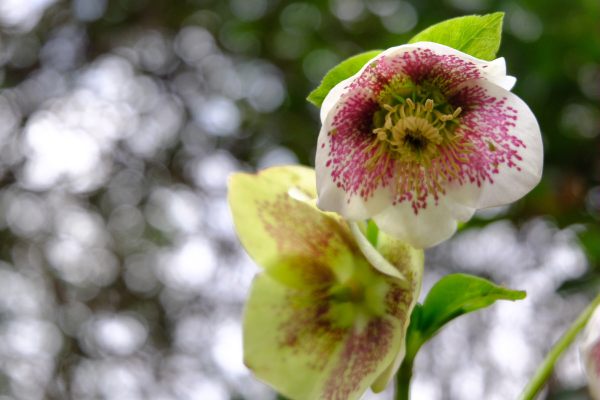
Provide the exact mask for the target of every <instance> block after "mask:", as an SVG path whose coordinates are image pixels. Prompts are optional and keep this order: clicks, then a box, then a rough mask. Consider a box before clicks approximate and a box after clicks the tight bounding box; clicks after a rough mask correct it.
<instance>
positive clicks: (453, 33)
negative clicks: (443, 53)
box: [409, 12, 504, 61]
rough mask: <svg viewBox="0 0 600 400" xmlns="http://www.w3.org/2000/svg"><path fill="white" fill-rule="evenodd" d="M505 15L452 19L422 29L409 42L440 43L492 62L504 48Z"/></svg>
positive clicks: (497, 13)
mask: <svg viewBox="0 0 600 400" xmlns="http://www.w3.org/2000/svg"><path fill="white" fill-rule="evenodd" d="M503 18H504V13H502V12H496V13H493V14H486V15H469V16H466V17H458V18H452V19H449V20H447V21H443V22H440V23H439V24H435V25H432V26H430V27H429V28H427V29H425V30H423V31H421V32H420V33H418V34H417V35H415V36H414V37H413V38H412V39H410V41H409V43H416V42H435V43H440V44H444V45H446V46H449V47H452V48H454V49H456V50H460V51H462V52H463V53H467V54H470V55H472V56H473V57H477V58H480V59H482V60H487V61H491V60H493V59H494V58H496V53H497V52H498V49H499V48H500V40H501V38H502V20H503Z"/></svg>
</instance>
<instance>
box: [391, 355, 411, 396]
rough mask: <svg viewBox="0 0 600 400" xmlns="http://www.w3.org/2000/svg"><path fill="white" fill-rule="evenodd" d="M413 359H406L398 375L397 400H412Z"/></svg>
mask: <svg viewBox="0 0 600 400" xmlns="http://www.w3.org/2000/svg"><path fill="white" fill-rule="evenodd" d="M412 370H413V358H412V357H411V358H405V359H404V361H402V365H401V366H400V370H398V373H397V374H396V396H395V397H394V399H395V400H410V381H411V379H412Z"/></svg>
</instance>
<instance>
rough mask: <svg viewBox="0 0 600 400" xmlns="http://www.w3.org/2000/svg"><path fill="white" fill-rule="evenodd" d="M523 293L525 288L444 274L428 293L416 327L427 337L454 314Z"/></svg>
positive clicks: (512, 298)
mask: <svg viewBox="0 0 600 400" xmlns="http://www.w3.org/2000/svg"><path fill="white" fill-rule="evenodd" d="M525 296H526V293H525V292H524V291H521V290H512V289H507V288H504V287H502V286H498V285H496V284H494V283H492V282H490V281H488V280H486V279H483V278H480V277H477V276H473V275H466V274H451V275H446V276H445V277H443V278H442V279H440V280H439V281H438V282H437V283H436V284H435V285H434V286H433V287H432V288H431V290H430V291H429V293H428V294H427V297H426V298H425V301H424V302H423V306H422V308H421V310H420V316H419V321H418V328H419V331H420V332H421V334H422V336H423V337H425V338H429V337H431V336H433V335H435V333H436V332H437V331H438V330H439V329H440V328H441V327H442V326H443V325H445V324H446V323H448V322H449V321H451V320H453V319H454V318H456V317H459V316H461V315H463V314H467V313H470V312H472V311H476V310H479V309H481V308H485V307H487V306H489V305H491V304H493V303H494V302H495V301H497V300H512V301H514V300H521V299H524V298H525Z"/></svg>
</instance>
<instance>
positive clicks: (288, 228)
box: [229, 166, 356, 287]
mask: <svg viewBox="0 0 600 400" xmlns="http://www.w3.org/2000/svg"><path fill="white" fill-rule="evenodd" d="M315 198H316V188H315V175H314V171H313V170H312V169H309V168H305V167H299V166H286V167H274V168H269V169H266V170H264V171H261V172H260V173H258V174H242V173H239V174H234V175H233V176H232V177H231V178H230V180H229V205H230V207H231V210H232V213H233V221H234V224H235V227H236V230H237V233H238V236H239V238H240V241H241V242H242V244H243V245H244V247H245V248H246V251H247V252H248V254H250V256H251V257H252V258H253V259H254V260H255V261H256V263H257V264H258V265H260V266H262V267H263V268H265V270H266V271H267V273H269V274H270V275H271V276H272V277H274V278H275V279H278V280H280V281H282V282H284V283H286V284H287V285H292V286H296V287H301V286H304V285H306V284H309V285H311V284H321V283H323V282H324V281H328V280H330V279H332V276H330V275H331V273H332V271H333V273H335V274H342V275H343V274H344V273H347V271H344V270H345V269H347V268H348V263H347V260H348V259H351V258H352V256H351V254H350V253H349V252H350V251H352V252H356V250H355V248H356V246H355V245H354V243H353V240H352V238H351V235H350V232H349V230H348V228H347V226H345V224H340V223H339V219H338V217H336V216H334V215H333V214H328V213H323V212H321V211H319V210H318V209H317V208H316V207H315ZM323 266H329V268H323ZM290 267H291V268H290Z"/></svg>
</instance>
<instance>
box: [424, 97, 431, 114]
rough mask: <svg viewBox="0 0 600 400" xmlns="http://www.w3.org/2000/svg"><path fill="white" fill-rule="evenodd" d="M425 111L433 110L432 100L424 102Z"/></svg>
mask: <svg viewBox="0 0 600 400" xmlns="http://www.w3.org/2000/svg"><path fill="white" fill-rule="evenodd" d="M425 110H427V111H431V110H433V100H431V99H427V100H426V101H425Z"/></svg>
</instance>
